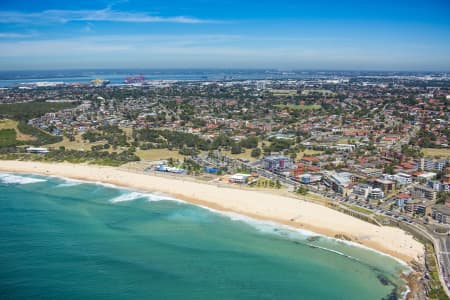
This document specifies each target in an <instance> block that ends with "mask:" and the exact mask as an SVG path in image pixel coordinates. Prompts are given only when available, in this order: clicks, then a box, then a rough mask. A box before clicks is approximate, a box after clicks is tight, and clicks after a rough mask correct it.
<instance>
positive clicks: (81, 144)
mask: <svg viewBox="0 0 450 300" xmlns="http://www.w3.org/2000/svg"><path fill="white" fill-rule="evenodd" d="M105 143H106V141H103V142H102V141H99V142H95V143H89V142H88V141H84V140H83V139H82V138H81V135H77V136H75V140H74V141H71V140H69V139H68V138H67V137H64V138H63V140H62V141H60V142H58V143H54V144H47V145H45V146H46V147H53V148H59V147H64V148H66V150H77V151H89V150H91V147H92V146H98V145H103V144H105Z"/></svg>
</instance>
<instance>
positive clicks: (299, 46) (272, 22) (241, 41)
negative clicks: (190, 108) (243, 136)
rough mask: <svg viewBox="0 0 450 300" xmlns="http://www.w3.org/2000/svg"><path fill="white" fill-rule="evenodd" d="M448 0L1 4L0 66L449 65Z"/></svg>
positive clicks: (15, 0) (4, 0)
mask: <svg viewBox="0 0 450 300" xmlns="http://www.w3.org/2000/svg"><path fill="white" fill-rule="evenodd" d="M449 13H450V1H449V0H441V1H437V0H428V1H416V0H409V1H405V0H396V1H392V0H390V1H388V0H378V1H374V0H371V1H354V0H340V1H331V0H314V1H301V0H297V1H289V0H278V1H268V0H259V1H253V0H248V1H245V0H240V1H238V0H215V1H213V0H184V1H181V0H178V1H170V0H166V1H162V0H156V1H151V0H148V1H144V0H128V1H125V0H122V1H120V0H118V1H106V0H105V1H93V0H91V1H85V0H78V1H61V0H58V1H39V0H1V1H0V69H2V70H13V69H65V68H277V69H289V70H292V69H327V70H332V69H339V70H444V71H450V19H449V17H448V16H449Z"/></svg>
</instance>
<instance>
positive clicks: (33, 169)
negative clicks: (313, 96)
mask: <svg viewBox="0 0 450 300" xmlns="http://www.w3.org/2000/svg"><path fill="white" fill-rule="evenodd" d="M0 171H2V172H15V173H33V174H42V175H51V176H61V177H67V178H73V179H79V180H86V181H94V182H102V183H110V184H114V185H118V186H122V187H127V188H131V189H136V190H141V191H147V192H161V193H164V194H167V195H171V196H174V197H176V198H178V199H181V200H185V201H187V202H190V203H192V204H195V205H202V206H206V207H209V208H212V209H216V210H221V211H231V212H235V213H239V214H243V215H247V216H250V217H253V218H257V219H261V220H269V221H274V222H278V223H282V224H285V225H289V226H293V227H297V228H302V229H306V230H310V231H313V232H316V233H319V234H323V235H326V236H330V237H335V236H336V235H338V234H343V235H345V236H347V237H350V238H351V239H352V240H353V241H355V242H357V243H360V244H362V245H364V246H367V247H370V248H373V249H376V250H378V251H381V252H384V253H386V254H389V255H392V256H394V257H396V258H398V259H401V260H403V261H405V262H408V263H411V262H412V261H413V260H419V261H421V260H422V257H423V255H424V249H423V245H422V244H421V243H419V242H418V241H416V240H415V239H414V238H413V237H412V236H411V235H409V234H407V233H406V232H404V231H402V230H401V229H398V228H394V227H388V226H383V227H379V226H376V225H373V224H369V223H367V222H364V221H362V220H359V219H356V218H353V217H351V216H348V215H346V214H343V213H340V212H338V211H335V210H332V209H330V208H327V207H324V206H321V205H318V204H314V203H310V202H306V201H302V200H298V199H295V198H290V197H284V196H281V195H275V194H272V193H265V192H263V191H248V190H239V189H233V188H226V187H219V186H214V185H210V184H202V183H198V182H192V181H188V180H179V179H172V178H165V177H160V176H152V175H147V174H138V173H132V172H127V171H124V170H121V169H117V168H112V167H101V166H92V165H74V164H67V163H40V162H23V161H0Z"/></svg>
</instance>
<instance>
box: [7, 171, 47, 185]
mask: <svg viewBox="0 0 450 300" xmlns="http://www.w3.org/2000/svg"><path fill="white" fill-rule="evenodd" d="M45 181H47V180H45V179H41V178H32V177H25V176H19V175H13V174H7V173H4V174H0V182H2V183H5V184H30V183H37V182H45Z"/></svg>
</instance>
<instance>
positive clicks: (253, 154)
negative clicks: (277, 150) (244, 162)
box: [250, 148, 261, 158]
mask: <svg viewBox="0 0 450 300" xmlns="http://www.w3.org/2000/svg"><path fill="white" fill-rule="evenodd" d="M250 155H251V157H255V158H258V157H260V156H261V149H260V148H255V149H253V150H252V152H251V153H250Z"/></svg>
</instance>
